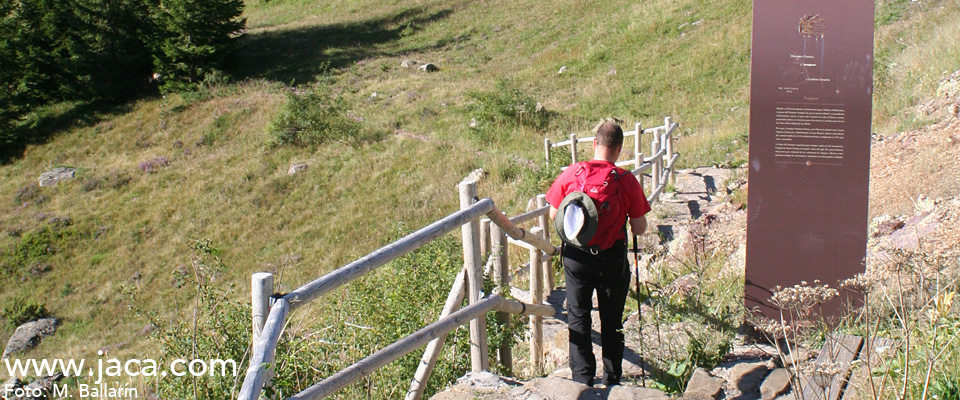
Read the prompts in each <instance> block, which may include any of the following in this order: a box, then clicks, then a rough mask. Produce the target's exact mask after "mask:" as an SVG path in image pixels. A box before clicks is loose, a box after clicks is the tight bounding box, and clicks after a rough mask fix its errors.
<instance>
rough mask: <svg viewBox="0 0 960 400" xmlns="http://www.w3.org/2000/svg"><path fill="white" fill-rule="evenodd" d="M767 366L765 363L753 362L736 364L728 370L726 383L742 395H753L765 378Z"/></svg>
mask: <svg viewBox="0 0 960 400" xmlns="http://www.w3.org/2000/svg"><path fill="white" fill-rule="evenodd" d="M767 371H769V369H768V368H767V364H766V363H765V362H753V363H742V364H737V365H735V366H734V367H733V368H731V369H730V375H729V376H728V377H727V381H728V382H729V383H730V385H731V386H733V387H735V388H737V389H738V390H739V391H740V392H743V393H754V392H756V391H757V390H758V389H759V387H760V383H761V382H763V378H765V377H766V376H767Z"/></svg>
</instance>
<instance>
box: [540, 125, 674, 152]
mask: <svg viewBox="0 0 960 400" xmlns="http://www.w3.org/2000/svg"><path fill="white" fill-rule="evenodd" d="M662 130H663V126H654V127H651V128H647V129H642V130H641V131H640V134H641V135H648V134H653V133H657V132H659V131H662ZM632 136H637V131H636V130H632V131H627V132H624V133H623V137H625V138H628V137H632ZM593 139H596V136H588V137H582V138H577V143H586V142H592V141H593ZM570 143H572V142H571V141H570V139H567V140H562V141H559V142H556V143H553V142H551V143H550V147H551V148H554V147H563V146H569V145H570Z"/></svg>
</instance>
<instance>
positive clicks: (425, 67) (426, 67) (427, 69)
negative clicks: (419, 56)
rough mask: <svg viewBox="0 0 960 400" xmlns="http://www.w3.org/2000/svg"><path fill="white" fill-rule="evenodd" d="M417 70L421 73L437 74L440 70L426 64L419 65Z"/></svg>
mask: <svg viewBox="0 0 960 400" xmlns="http://www.w3.org/2000/svg"><path fill="white" fill-rule="evenodd" d="M417 70H419V71H423V72H437V71H439V70H440V68H439V67H437V66H436V65H433V64H431V63H426V64H423V65H421V66H420V67H419V68H417Z"/></svg>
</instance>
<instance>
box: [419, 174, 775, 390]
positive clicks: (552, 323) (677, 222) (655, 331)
mask: <svg viewBox="0 0 960 400" xmlns="http://www.w3.org/2000/svg"><path fill="white" fill-rule="evenodd" d="M738 175H745V173H744V172H743V171H740V172H737V171H733V170H729V169H721V168H711V167H701V168H694V169H688V170H682V171H678V173H677V181H676V184H675V185H674V188H675V190H672V191H670V192H668V193H665V194H663V195H661V198H660V201H659V202H658V203H655V204H653V212H651V214H649V215H648V223H649V226H650V228H649V229H648V233H647V234H646V235H644V239H643V240H642V242H643V247H644V248H645V249H647V251H643V252H642V253H643V254H644V256H643V257H641V261H640V263H641V268H640V269H641V278H645V276H643V275H645V274H644V272H643V271H645V270H647V269H648V267H649V265H650V264H652V263H655V262H657V258H663V257H664V255H665V254H669V253H670V252H672V251H681V249H679V248H678V247H677V246H676V245H673V246H671V245H672V244H674V243H675V242H678V241H686V242H689V241H690V235H691V234H690V227H689V226H690V225H695V223H694V221H697V220H702V219H703V218H702V217H704V216H705V215H708V214H711V213H722V212H730V211H735V209H736V208H737V207H736V206H735V205H731V204H730V202H729V201H728V194H729V192H730V191H731V190H733V189H735V188H739V187H740V186H741V185H743V184H744V183H745V179H740V178H739V177H738ZM648 183H649V181H648ZM671 247H673V248H671ZM680 247H682V246H680ZM651 248H658V249H662V250H661V251H650V249H651ZM656 253H659V254H656ZM632 258H633V257H631V267H630V269H631V272H633V271H636V269H635V264H634V262H633V260H632ZM678 281H679V280H678ZM695 284H696V282H687V283H683V282H678V285H681V286H682V285H695ZM631 287H632V284H631ZM631 290H632V288H631ZM512 294H513V296H514V297H516V298H518V299H520V300H522V301H530V296H529V293H527V292H526V291H523V290H520V289H516V288H514V289H513V293H512ZM565 297H566V293H565V291H564V288H563V287H558V288H554V290H553V291H552V292H551V293H550V295H549V296H548V299H547V302H548V303H549V304H550V305H552V306H553V307H554V308H556V309H557V314H556V317H550V318H545V319H544V326H543V332H544V366H543V367H544V368H543V371H545V373H546V374H547V375H546V376H545V377H543V378H536V379H533V380H531V381H528V382H522V381H517V380H513V379H511V378H505V377H499V376H496V375H494V374H491V373H487V372H484V373H479V374H469V375H467V376H465V377H463V378H462V379H461V380H460V381H458V383H457V384H456V385H454V386H453V387H451V388H449V389H448V390H446V391H444V392H442V393H439V394H437V395H436V396H434V397H433V399H438V400H456V399H485V400H508V399H509V400H514V399H515V400H560V399H571V400H573V399H623V400H628V399H667V398H670V397H669V396H667V395H665V394H664V393H663V392H661V391H659V390H655V389H651V388H644V387H640V386H641V382H643V377H644V376H646V375H647V374H649V373H650V371H649V366H648V365H647V364H645V363H644V361H643V360H644V359H645V355H646V352H649V351H652V350H654V348H656V347H659V346H663V348H667V347H675V346H681V347H682V346H684V345H685V343H684V341H685V340H686V335H684V334H682V331H683V330H684V329H688V328H689V327H687V326H684V325H683V324H682V323H681V324H674V325H669V326H663V327H654V326H644V327H643V329H642V332H641V329H640V323H639V321H640V319H639V318H638V313H637V312H633V313H632V314H630V315H628V316H627V318H626V321H625V323H624V331H625V334H626V351H625V353H624V360H623V365H622V366H623V371H624V376H623V383H624V386H622V387H614V388H589V387H587V386H585V385H581V384H577V383H575V382H573V381H571V380H569V379H570V369H569V367H568V362H569V355H568V353H567V351H568V350H567V346H568V342H567V340H568V334H567V321H566V312H565ZM594 307H595V308H594V311H593V313H592V316H593V335H592V341H593V345H594V346H593V351H594V355H595V357H596V360H597V365H598V368H602V367H600V366H602V362H601V360H600V358H601V348H600V333H599V332H600V326H599V320H600V318H599V312H598V311H597V310H596V298H594ZM641 312H651V310H650V308H649V307H647V306H646V305H644V307H642V308H641ZM648 325H649V323H648ZM641 338H644V339H643V340H641ZM661 351H662V349H661ZM773 353H774V350H773V349H772V348H768V347H767V348H765V347H763V346H757V345H749V346H737V347H735V348H734V349H733V351H732V352H731V353H730V355H729V356H728V360H727V363H726V364H724V365H721V366H720V367H718V368H717V369H716V370H714V371H711V372H707V371H702V370H701V371H697V373H696V374H695V376H694V377H695V381H692V382H691V385H690V387H691V390H690V391H688V393H686V394H685V398H689V399H706V398H709V399H723V398H738V399H743V400H750V399H759V398H761V397H762V396H761V390H760V386H761V384H762V383H763V382H764V381H765V378H766V377H767V375H769V372H770V371H772V370H774V369H776V366H775V365H774V364H773V363H772V361H770V360H771V357H772V354H773ZM515 362H516V365H515V368H516V369H517V370H526V369H528V367H529V365H528V360H526V359H517V360H515ZM741 364H744V366H740V367H737V365H741ZM644 367H647V368H646V370H645V368H644ZM600 372H602V371H598V376H599V374H600ZM768 386H770V385H768ZM769 390H771V389H768V391H769ZM780 391H782V388H781V390H780ZM728 393H729V395H728ZM698 396H699V397H698ZM770 398H773V397H770Z"/></svg>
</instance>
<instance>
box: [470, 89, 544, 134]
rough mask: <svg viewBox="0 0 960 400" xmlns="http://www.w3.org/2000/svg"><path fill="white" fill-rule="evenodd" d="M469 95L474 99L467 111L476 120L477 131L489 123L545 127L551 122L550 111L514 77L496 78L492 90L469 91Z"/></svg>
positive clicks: (504, 125) (496, 125)
mask: <svg viewBox="0 0 960 400" xmlns="http://www.w3.org/2000/svg"><path fill="white" fill-rule="evenodd" d="M467 98H469V99H470V100H473V103H472V104H471V105H469V106H468V107H467V112H468V113H469V115H470V117H471V118H475V119H476V122H477V126H476V128H475V129H478V130H483V129H485V128H486V126H487V125H493V126H494V127H515V126H527V127H531V128H535V129H544V128H546V127H547V123H548V122H549V121H550V114H549V112H547V111H546V110H545V109H543V106H541V105H540V103H538V102H537V101H536V100H535V99H534V98H533V97H532V96H530V95H528V94H527V93H526V92H524V91H523V89H522V88H521V86H520V84H519V83H517V82H515V81H513V80H511V79H500V80H497V83H496V88H495V89H494V90H491V91H469V92H467Z"/></svg>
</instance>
